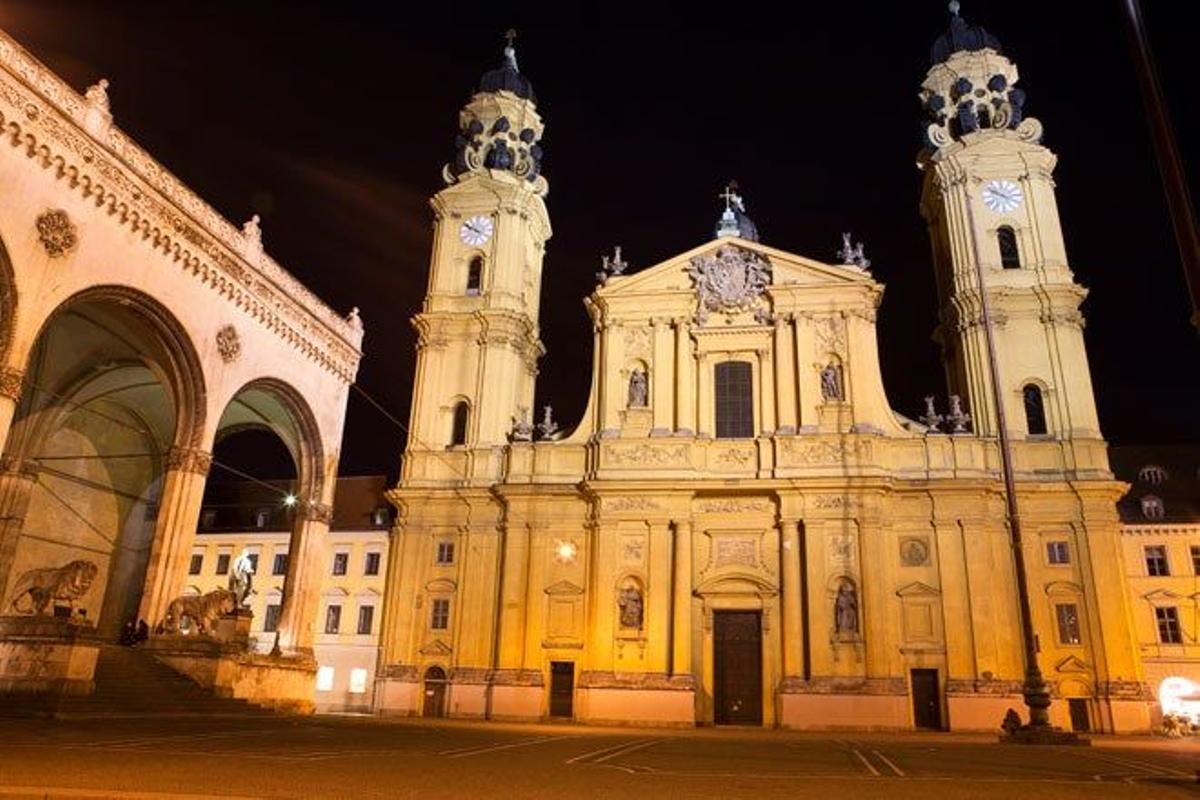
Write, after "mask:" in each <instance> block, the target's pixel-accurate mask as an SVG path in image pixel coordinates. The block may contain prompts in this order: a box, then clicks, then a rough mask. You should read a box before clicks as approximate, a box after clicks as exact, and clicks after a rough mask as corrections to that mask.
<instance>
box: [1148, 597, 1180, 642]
mask: <svg viewBox="0 0 1200 800" xmlns="http://www.w3.org/2000/svg"><path fill="white" fill-rule="evenodd" d="M1154 620H1155V621H1156V622H1157V623H1158V640H1159V641H1160V642H1162V643H1163V644H1183V629H1182V628H1180V627H1179V609H1178V608H1176V607H1175V606H1167V607H1165V608H1156V609H1154Z"/></svg>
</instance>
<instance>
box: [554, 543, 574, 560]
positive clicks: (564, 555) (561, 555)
mask: <svg viewBox="0 0 1200 800" xmlns="http://www.w3.org/2000/svg"><path fill="white" fill-rule="evenodd" d="M577 555H579V548H578V547H577V546H576V545H575V543H574V542H570V541H561V540H560V541H559V542H558V543H557V544H556V545H555V546H554V559H555V560H556V561H558V563H560V564H573V563H575V556H577Z"/></svg>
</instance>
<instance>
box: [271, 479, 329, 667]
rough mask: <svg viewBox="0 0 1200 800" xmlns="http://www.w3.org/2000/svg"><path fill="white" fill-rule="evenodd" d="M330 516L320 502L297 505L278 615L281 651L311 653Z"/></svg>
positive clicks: (324, 566)
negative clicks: (280, 608)
mask: <svg viewBox="0 0 1200 800" xmlns="http://www.w3.org/2000/svg"><path fill="white" fill-rule="evenodd" d="M332 518H333V509H331V508H330V507H329V506H327V505H325V504H324V503H319V502H316V501H304V502H302V503H301V505H300V506H298V512H297V514H296V522H295V525H294V526H293V527H292V538H291V540H290V542H289V544H288V571H287V578H286V580H285V581H284V583H283V609H282V610H281V611H280V614H279V646H280V649H282V650H283V651H284V652H285V653H294V654H305V653H311V652H312V645H313V637H314V630H313V627H314V623H315V621H316V617H317V609H318V606H319V605H320V601H321V575H322V572H323V571H324V570H325V568H326V564H325V547H324V541H325V538H326V536H327V535H328V533H329V523H330V521H331V520H332Z"/></svg>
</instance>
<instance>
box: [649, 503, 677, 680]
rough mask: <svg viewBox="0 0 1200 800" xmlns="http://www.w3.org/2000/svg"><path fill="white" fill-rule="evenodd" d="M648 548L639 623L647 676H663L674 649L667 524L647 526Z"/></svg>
mask: <svg viewBox="0 0 1200 800" xmlns="http://www.w3.org/2000/svg"><path fill="white" fill-rule="evenodd" d="M649 544H650V547H649V555H650V569H649V579H650V580H649V582H648V584H647V586H646V590H647V591H646V597H645V612H646V616H645V620H644V621H643V624H644V625H645V630H646V634H647V636H648V637H649V642H648V643H647V644H648V646H647V651H646V656H647V658H646V662H645V663H646V669H647V671H648V672H662V673H667V672H669V671H670V669H671V656H672V653H673V652H674V648H675V643H674V641H672V634H671V630H672V623H673V622H674V614H673V611H672V606H673V605H674V603H675V595H674V590H673V587H672V584H673V582H674V576H673V574H672V573H673V567H674V564H673V562H674V560H675V559H674V554H673V552H672V543H671V527H670V524H669V523H667V522H653V523H651V525H650V542H649Z"/></svg>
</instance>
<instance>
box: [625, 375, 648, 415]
mask: <svg viewBox="0 0 1200 800" xmlns="http://www.w3.org/2000/svg"><path fill="white" fill-rule="evenodd" d="M649 402H650V389H649V385H648V383H647V381H646V373H645V372H643V371H642V370H640V369H635V370H634V371H633V372H632V373H631V374H630V375H629V407H630V408H645V407H646V406H647V405H649Z"/></svg>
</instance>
